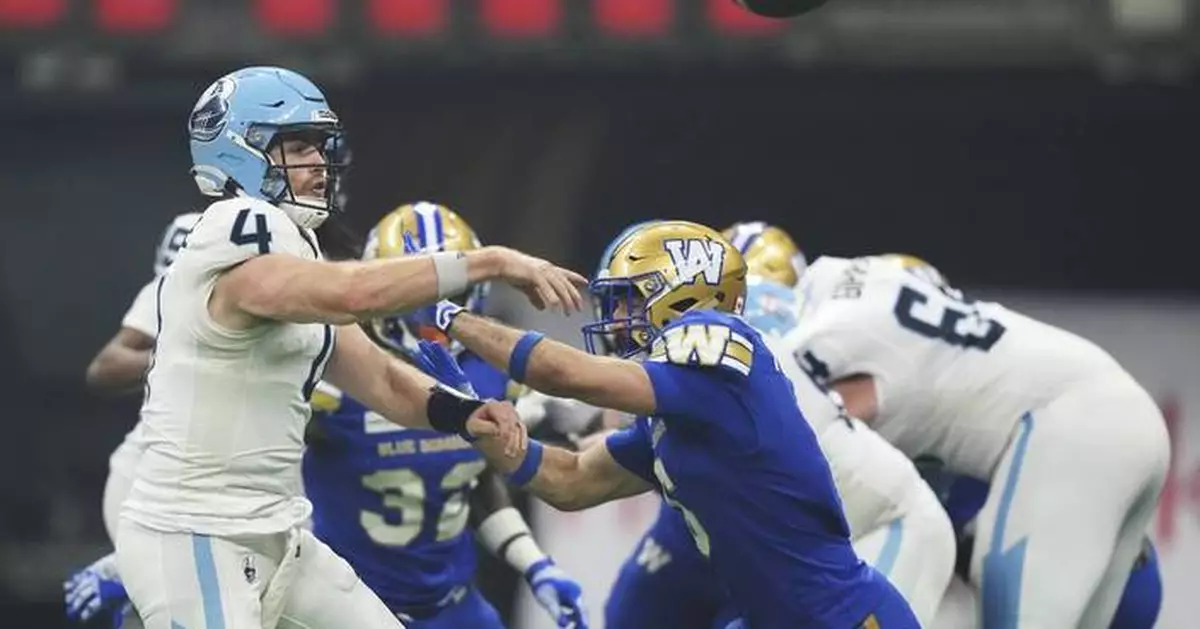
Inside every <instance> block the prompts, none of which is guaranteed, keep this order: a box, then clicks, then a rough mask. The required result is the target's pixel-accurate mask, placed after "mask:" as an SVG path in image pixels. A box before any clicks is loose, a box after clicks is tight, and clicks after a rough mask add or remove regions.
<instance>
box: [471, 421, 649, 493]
mask: <svg viewBox="0 0 1200 629" xmlns="http://www.w3.org/2000/svg"><path fill="white" fill-rule="evenodd" d="M476 445H477V446H478V447H479V449H480V451H482V452H483V454H484V456H485V457H487V459H488V462H489V463H491V464H492V466H494V467H495V468H496V469H498V470H500V471H502V472H505V473H507V474H509V475H510V478H511V479H513V480H514V481H516V482H517V483H518V484H523V485H524V487H525V489H527V490H528V491H529V492H531V493H532V494H533V495H535V496H537V497H538V498H541V499H542V500H544V501H546V502H547V503H548V504H550V506H552V507H554V508H556V509H559V510H562V511H579V510H581V509H587V508H589V507H594V506H596V505H599V504H603V503H605V502H609V501H611V500H617V499H619V498H626V497H629V496H635V495H637V494H641V493H645V492H647V491H650V490H652V489H653V488H654V486H653V485H651V484H650V483H649V482H647V481H646V480H644V479H642V478H641V477H639V476H637V475H636V474H634V473H633V472H630V471H629V470H627V469H625V467H623V466H622V465H621V464H620V463H618V462H617V460H616V459H615V458H613V455H612V454H611V453H610V452H609V450H608V445H607V444H606V443H598V444H596V445H594V446H592V447H590V448H588V449H586V450H584V451H582V452H571V451H569V450H564V449H563V448H556V447H554V446H544V445H542V444H539V443H537V442H536V441H530V448H529V451H528V453H527V454H526V456H525V457H516V458H514V457H510V456H506V455H505V453H504V451H503V449H502V444H500V443H498V442H497V441H496V440H495V439H490V438H484V439H480V440H479V441H478V442H477V444H476ZM530 474H532V476H531V477H530V478H529V479H528V482H522V481H524V480H525V478H524V477H526V476H529V475H530Z"/></svg>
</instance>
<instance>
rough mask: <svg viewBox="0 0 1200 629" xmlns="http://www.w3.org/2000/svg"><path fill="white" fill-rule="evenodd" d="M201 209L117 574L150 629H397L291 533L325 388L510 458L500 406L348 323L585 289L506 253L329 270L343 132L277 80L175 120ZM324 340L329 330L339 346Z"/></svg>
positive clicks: (177, 279) (296, 528) (512, 420)
mask: <svg viewBox="0 0 1200 629" xmlns="http://www.w3.org/2000/svg"><path fill="white" fill-rule="evenodd" d="M188 130H189V135H190V140H191V150H192V159H193V165H194V166H193V174H194V176H195V178H196V182H197V184H198V185H199V187H200V191H201V192H202V193H204V194H206V195H209V196H214V197H222V198H221V200H218V201H215V202H214V203H213V204H212V205H211V206H209V207H208V209H206V210H205V211H204V213H203V215H202V216H201V217H200V220H199V221H198V222H197V223H196V227H195V229H193V231H192V233H191V234H190V235H189V236H188V242H187V245H186V246H185V247H184V248H183V250H182V251H180V253H179V256H178V258H177V259H176V261H175V263H174V264H173V265H172V267H171V269H170V270H169V271H168V272H167V273H166V274H165V275H164V276H163V278H162V279H161V280H160V281H159V282H158V285H157V287H156V292H157V309H156V310H157V312H156V315H157V316H156V319H157V326H156V327H157V330H158V334H157V339H156V346H155V350H154V357H153V360H152V362H151V366H150V369H149V371H148V373H147V376H146V391H147V393H146V400H145V403H144V404H143V407H142V421H143V422H144V425H143V438H144V442H145V451H144V453H143V455H142V457H141V460H140V461H139V462H138V467H137V472H136V477H135V480H134V483H133V487H132V488H131V489H130V492H129V495H128V497H127V498H126V500H125V503H124V505H123V508H122V511H121V523H120V525H119V531H118V534H117V559H118V565H119V567H120V572H121V576H122V578H123V580H124V582H125V586H126V589H127V590H128V592H129V595H130V598H131V599H132V601H133V603H134V605H135V607H136V608H137V609H138V612H139V613H140V615H141V617H142V621H143V623H144V624H145V625H146V627H148V629H177V628H179V627H184V628H186V629H197V628H201V627H204V628H206V629H221V628H224V627H236V628H238V629H241V628H244V627H248V628H260V627H262V628H273V627H276V626H279V627H308V628H314V629H319V628H329V629H335V628H337V629H340V628H343V627H351V626H353V627H368V628H374V627H388V628H394V627H400V626H402V625H401V624H400V621H399V620H398V619H397V618H396V617H395V616H393V615H392V613H391V612H389V611H388V609H387V607H386V606H385V605H384V604H383V603H382V602H381V601H380V600H379V598H378V597H377V596H376V595H375V594H374V593H373V592H371V591H370V590H369V589H368V588H367V587H366V586H364V585H363V584H362V582H361V581H360V580H359V579H358V577H357V576H356V575H355V574H354V572H353V570H351V569H350V567H349V566H348V565H347V564H346V562H345V561H343V560H342V559H341V558H339V557H337V556H336V555H335V554H334V553H333V552H332V551H331V550H329V548H328V547H327V546H325V545H324V544H323V543H321V542H319V541H318V540H317V539H316V538H315V537H313V536H312V534H311V533H310V532H309V531H307V530H305V529H304V528H303V527H302V526H301V525H302V524H303V523H304V522H305V521H306V519H307V518H308V516H309V513H310V511H311V505H310V504H309V503H308V501H307V500H306V499H305V498H304V497H303V495H302V493H301V489H300V475H299V462H300V458H301V454H302V450H303V432H304V426H305V424H306V423H307V421H308V419H309V414H310V408H309V404H308V400H309V397H310V394H311V392H312V389H313V387H314V386H315V385H316V382H317V381H318V380H320V379H321V378H324V379H326V380H327V381H328V382H330V383H331V384H333V385H335V386H337V387H339V388H340V389H342V390H344V391H346V392H347V393H349V394H351V395H353V396H354V397H355V398H357V399H359V400H361V401H363V402H364V403H365V404H366V405H367V406H368V407H370V408H372V409H373V410H375V411H376V412H378V413H380V414H381V415H382V416H384V417H385V418H387V419H388V420H391V421H394V422H397V423H399V424H402V425H406V426H410V427H417V428H426V429H428V428H432V429H435V430H438V431H440V432H446V433H453V434H458V435H460V436H463V437H464V438H467V439H474V438H475V437H476V436H480V435H485V434H486V435H491V436H492V437H493V438H498V439H500V442H501V443H503V447H504V448H505V449H506V450H507V451H508V452H509V453H510V454H511V455H513V456H516V455H517V454H518V453H519V452H520V450H521V449H522V447H523V446H524V443H525V441H524V440H525V433H524V428H523V426H522V425H521V424H520V422H519V420H518V418H517V416H516V413H515V411H513V410H512V407H511V405H508V404H504V403H498V402H478V401H473V400H468V399H466V398H464V397H462V396H461V395H459V394H456V393H455V392H452V391H451V390H449V389H447V388H445V387H441V386H438V385H436V384H435V382H434V381H433V380H432V379H431V378H429V377H427V376H425V375H424V374H421V373H419V372H418V371H417V370H415V369H413V368H411V367H409V366H407V365H405V364H404V363H402V362H401V361H399V360H397V359H395V358H392V357H390V356H389V355H388V354H387V353H386V352H384V351H383V350H382V349H380V348H379V347H378V346H376V345H375V344H374V343H372V342H371V341H370V340H369V339H368V338H367V337H366V335H365V333H364V332H363V331H362V329H361V328H360V327H359V326H357V325H355V323H356V322H358V321H360V320H369V319H371V318H373V317H376V316H380V315H383V314H387V313H392V312H399V311H404V310H407V309H410V308H414V307H417V306H420V305H422V304H425V303H431V302H433V301H435V300H436V299H438V298H439V297H444V296H449V295H454V294H458V293H461V292H463V291H464V290H465V289H466V288H467V287H468V286H470V285H472V284H474V283H477V282H482V281H488V280H491V279H502V280H505V281H507V282H509V283H511V284H513V285H514V286H515V287H516V288H518V289H520V290H522V291H524V292H525V293H526V294H527V295H528V296H530V298H531V300H532V301H533V302H534V304H535V305H537V306H542V307H547V306H550V307H563V308H564V309H570V308H571V307H575V308H578V307H579V304H580V296H579V293H578V290H577V288H576V287H575V284H579V283H582V281H583V278H581V277H579V276H577V275H575V274H573V273H571V272H569V271H566V270H563V269H560V268H558V267H556V266H554V265H552V264H550V263H548V262H545V261H543V260H538V259H536V258H532V257H529V256H526V255H524V254H521V253H519V252H516V251H512V250H509V249H504V248H488V247H484V248H481V249H479V250H477V252H471V253H467V254H458V253H437V254H431V255H421V256H406V257H403V258H398V259H392V260H378V261H371V262H357V261H356V262H327V261H324V260H323V259H322V256H321V253H320V250H319V249H318V247H317V243H316V239H315V237H314V233H313V229H315V228H316V227H317V226H318V225H320V223H321V222H322V221H324V220H325V218H327V217H328V215H329V214H330V212H333V211H336V210H337V206H336V200H335V199H334V197H335V191H336V190H337V188H338V187H337V185H336V180H335V178H336V176H337V174H338V166H337V165H336V164H331V163H330V162H329V161H328V160H327V158H326V156H327V155H328V156H332V155H338V154H339V151H338V150H337V147H336V145H337V143H338V142H339V141H340V140H341V135H342V133H341V126H340V124H339V122H338V118H337V116H336V115H335V114H334V113H333V112H332V111H331V110H330V108H329V105H328V103H327V102H326V100H325V97H324V95H323V94H322V93H321V91H320V90H319V89H318V88H317V87H316V86H315V85H313V84H312V83H311V82H310V81H309V80H307V79H306V78H304V77H303V76H301V75H299V74H296V73H295V72H291V71H289V70H284V69H281V68H268V67H255V68H246V69H242V70H239V71H236V72H234V73H232V74H229V75H226V76H224V77H222V78H221V79H218V80H217V81H216V82H215V83H214V84H213V85H212V86H210V87H209V88H208V89H207V90H205V92H204V94H203V95H202V96H201V97H200V99H199V101H198V102H197V104H196V106H195V108H194V109H193V111H192V114H191V116H190V118H189V122H188ZM334 326H338V327H337V329H336V333H335V329H334Z"/></svg>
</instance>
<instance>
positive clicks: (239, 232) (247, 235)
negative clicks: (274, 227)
mask: <svg viewBox="0 0 1200 629" xmlns="http://www.w3.org/2000/svg"><path fill="white" fill-rule="evenodd" d="M249 216H250V208H246V209H244V210H242V211H240V212H238V215H237V218H236V219H234V221H233V231H231V232H230V233H229V240H230V241H231V242H233V244H235V245H238V246H239V247H240V246H241V245H251V244H257V245H258V252H259V253H260V254H267V253H271V230H269V229H267V217H266V215H264V214H255V215H254V231H252V232H247V231H246V219H247V218H249Z"/></svg>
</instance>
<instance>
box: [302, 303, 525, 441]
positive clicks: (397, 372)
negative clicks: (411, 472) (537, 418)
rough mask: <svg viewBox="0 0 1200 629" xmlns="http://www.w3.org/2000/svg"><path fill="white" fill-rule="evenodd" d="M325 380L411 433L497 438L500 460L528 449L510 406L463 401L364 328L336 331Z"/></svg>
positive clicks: (498, 403) (523, 433) (347, 327)
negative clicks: (414, 430) (421, 430)
mask: <svg viewBox="0 0 1200 629" xmlns="http://www.w3.org/2000/svg"><path fill="white" fill-rule="evenodd" d="M325 378H326V380H328V381H329V383H330V384H332V385H334V386H336V387H338V388H340V389H342V390H343V391H345V392H346V393H348V394H350V396H351V397H354V398H355V399H357V400H359V401H361V402H362V403H363V404H365V405H366V406H367V407H368V408H370V409H372V410H374V411H375V412H377V413H379V414H381V415H383V416H384V417H386V418H387V419H388V420H389V421H392V422H394V423H397V424H400V425H402V426H407V427H410V428H425V429H430V428H432V429H434V430H438V431H441V432H447V433H458V434H464V435H466V434H469V435H472V436H483V435H489V436H492V437H496V439H494V440H493V447H494V448H495V449H497V453H498V456H500V457H501V458H507V457H512V456H515V455H517V454H519V452H520V451H521V450H522V449H523V448H524V447H525V440H526V435H525V426H524V425H523V424H521V422H520V420H519V418H518V417H517V413H516V411H515V410H513V408H512V405H511V404H508V403H507V402H503V403H502V402H480V401H478V400H465V399H462V398H460V397H459V396H457V395H455V394H451V393H449V392H448V390H446V389H444V388H443V387H440V386H438V385H437V382H436V381H435V380H434V379H433V378H430V377H429V376H426V375H425V374H423V373H421V372H420V371H418V370H417V369H416V368H414V367H412V366H410V365H408V364H406V363H405V362H403V361H401V360H399V359H397V358H395V357H393V356H391V355H389V354H388V353H387V352H385V351H384V350H383V349H381V348H380V347H379V346H378V345H375V344H374V343H372V342H371V340H370V339H368V338H367V335H366V334H365V333H364V332H363V331H362V328H360V327H358V326H357V325H348V326H342V327H341V328H338V336H337V342H336V344H335V345H334V350H333V356H332V357H331V358H330V360H329V365H328V367H327V368H326V372H325Z"/></svg>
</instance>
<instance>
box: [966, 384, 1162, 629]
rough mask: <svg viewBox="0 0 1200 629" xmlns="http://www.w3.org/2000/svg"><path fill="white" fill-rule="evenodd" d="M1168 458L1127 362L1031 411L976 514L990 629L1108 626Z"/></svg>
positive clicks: (974, 574)
mask: <svg viewBox="0 0 1200 629" xmlns="http://www.w3.org/2000/svg"><path fill="white" fill-rule="evenodd" d="M1169 458H1170V443H1169V440H1168V436H1167V430H1166V425H1165V423H1164V422H1163V418H1162V415H1161V413H1160V412H1159V409H1158V407H1157V406H1156V405H1155V403H1154V400H1153V399H1151V398H1150V396H1149V395H1148V394H1147V393H1146V392H1145V390H1143V389H1142V388H1141V387H1140V386H1138V385H1137V383H1136V382H1134V381H1133V379H1132V378H1130V377H1129V376H1128V375H1127V374H1125V373H1124V372H1115V373H1113V374H1111V375H1105V376H1104V377H1098V378H1093V379H1091V380H1089V381H1085V382H1082V383H1080V384H1078V385H1076V386H1075V387H1073V388H1072V389H1071V390H1070V391H1069V392H1067V393H1065V394H1064V395H1062V396H1060V397H1058V398H1056V399H1055V400H1053V401H1051V402H1049V403H1048V404H1046V405H1045V406H1043V407H1041V408H1037V409H1032V410H1031V411H1030V412H1028V413H1026V414H1025V416H1024V417H1023V418H1022V419H1021V422H1020V424H1019V425H1018V427H1017V430H1016V431H1015V433H1014V434H1013V437H1012V440H1011V441H1010V443H1009V445H1008V448H1007V450H1006V451H1005V453H1004V456H1003V457H1002V458H1001V459H1000V463H999V465H998V466H997V468H996V470H995V472H994V473H993V475H992V482H991V490H990V492H989V494H988V499H987V502H986V503H985V504H984V507H983V509H982V511H980V513H979V516H978V518H977V520H976V527H977V528H976V542H975V549H974V553H973V555H972V557H971V581H972V582H973V583H974V584H976V585H977V587H978V588H979V592H980V608H981V614H982V627H983V629H1070V628H1080V629H1096V628H1097V627H1101V628H1103V627H1108V625H1109V623H1110V622H1111V620H1112V616H1113V614H1114V613H1115V612H1116V608H1117V604H1118V603H1119V602H1120V599H1121V593H1122V591H1123V590H1124V587H1125V581H1126V580H1127V579H1128V577H1129V571H1130V568H1131V567H1132V566H1133V562H1134V560H1135V559H1136V558H1137V555H1138V552H1139V551H1140V549H1141V544H1142V537H1143V534H1144V533H1145V531H1146V528H1147V525H1148V524H1149V523H1150V520H1151V517H1152V516H1153V514H1154V510H1155V507H1156V505H1157V504H1158V498H1159V494H1160V493H1161V491H1162V488H1163V483H1164V481H1165V478H1166V473H1167V466H1168V462H1169Z"/></svg>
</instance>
